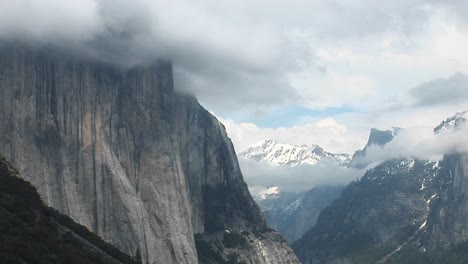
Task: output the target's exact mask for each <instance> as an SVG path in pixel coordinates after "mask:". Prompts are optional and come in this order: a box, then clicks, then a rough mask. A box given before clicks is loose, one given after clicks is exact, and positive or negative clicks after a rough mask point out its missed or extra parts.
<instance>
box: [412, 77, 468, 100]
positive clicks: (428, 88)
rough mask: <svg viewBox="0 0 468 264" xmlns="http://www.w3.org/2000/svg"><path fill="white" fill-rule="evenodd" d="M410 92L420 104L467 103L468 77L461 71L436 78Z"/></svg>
mask: <svg viewBox="0 0 468 264" xmlns="http://www.w3.org/2000/svg"><path fill="white" fill-rule="evenodd" d="M409 93H410V95H411V97H412V98H413V99H414V104H415V105H418V106H434V105H443V104H459V103H467V102H468V77H467V76H466V75H464V74H461V73H459V74H455V75H453V76H450V77H449V78H442V79H436V80H433V81H429V82H426V83H423V84H421V85H419V86H417V87H415V88H413V89H411V90H410V92H409Z"/></svg>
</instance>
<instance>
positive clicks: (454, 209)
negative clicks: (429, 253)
mask: <svg viewBox="0 0 468 264" xmlns="http://www.w3.org/2000/svg"><path fill="white" fill-rule="evenodd" d="M436 187H437V188H438V189H439V191H438V193H437V197H435V199H434V202H433V203H432V207H431V213H430V214H429V217H428V230H427V233H426V234H425V235H424V237H423V244H425V245H426V247H427V248H429V249H436V248H446V247H448V246H453V245H456V244H459V243H461V242H465V241H467V240H468V221H467V219H468V154H466V153H465V154H450V155H445V156H444V160H443V171H442V172H441V173H440V177H439V178H438V181H437V182H436Z"/></svg>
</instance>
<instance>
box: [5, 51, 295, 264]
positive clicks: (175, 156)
mask: <svg viewBox="0 0 468 264" xmlns="http://www.w3.org/2000/svg"><path fill="white" fill-rule="evenodd" d="M0 119H1V122H0V132H1V133H2V136H1V137H0V153H1V154H2V155H4V156H6V157H7V158H8V159H9V160H10V161H11V162H12V163H13V164H14V165H15V166H16V167H17V168H18V169H19V171H20V173H21V174H22V175H23V177H24V178H25V179H27V180H29V181H31V182H32V183H33V185H34V186H36V187H37V188H38V191H39V193H40V195H41V198H42V199H43V200H44V201H45V202H46V203H47V204H48V205H50V206H52V207H54V208H57V209H58V210H59V211H60V212H62V213H64V214H67V215H69V216H71V217H72V218H73V219H74V220H75V221H77V222H79V223H81V224H83V225H85V226H87V227H88V228H89V229H91V230H92V231H93V232H95V233H97V234H99V235H100V236H101V237H103V238H104V239H105V240H106V241H109V242H111V243H112V244H114V245H115V246H117V247H118V248H120V249H122V250H123V251H125V252H127V253H130V254H133V253H134V252H135V251H136V250H137V249H140V251H141V253H142V256H143V259H144V260H146V261H148V262H149V263H197V262H198V260H197V252H196V248H195V239H194V234H195V233H198V234H201V235H202V236H203V237H204V238H205V239H206V240H209V241H210V243H211V244H215V243H216V242H218V241H222V239H219V234H220V233H222V232H224V230H226V229H229V230H233V231H236V232H242V231H246V232H249V233H255V232H264V230H265V221H264V219H263V217H262V215H261V213H260V212H259V209H258V207H257V206H256V204H255V203H254V201H253V199H252V198H251V196H250V194H249V192H248V190H247V186H246V184H245V182H244V181H243V179H242V175H241V172H240V170H239V167H238V164H237V159H236V156H235V152H234V150H233V147H232V144H231V142H230V140H229V139H228V137H227V135H226V132H225V130H224V127H223V126H222V125H221V124H220V123H219V122H218V121H217V120H216V119H215V118H214V117H213V116H212V115H210V114H209V113H208V112H207V111H206V110H205V109H203V108H202V107H201V106H200V105H199V104H198V102H197V101H196V100H195V99H194V98H192V97H189V96H183V95H178V94H177V93H174V91H173V80H172V68H171V64H170V63H167V62H160V63H157V64H154V65H151V66H144V67H143V66H142V67H136V68H133V69H119V68H117V67H114V66H110V65H103V64H99V63H91V62H81V61H79V60H77V59H72V58H69V57H66V56H59V55H53V54H49V53H48V52H45V51H33V50H30V49H22V48H10V49H6V50H5V49H4V50H2V51H1V52H0ZM265 232H266V231H265ZM280 238H281V237H280V236H278V237H275V235H271V236H269V237H268V238H267V242H268V243H258V242H259V241H260V239H257V238H255V237H254V238H252V239H250V240H248V241H249V245H250V246H251V247H252V248H253V250H252V252H261V251H262V250H263V251H265V252H269V254H270V256H269V257H270V258H271V259H273V260H275V261H272V262H268V261H267V262H265V261H264V260H262V259H261V257H262V256H261V255H262V254H260V253H259V254H257V255H255V254H250V255H249V256H242V249H237V248H235V247H234V248H231V249H230V252H229V253H230V254H231V257H232V255H236V254H238V255H239V257H238V259H242V260H246V261H250V262H251V263H297V259H296V258H295V256H294V253H292V251H291V250H290V249H289V247H288V245H287V243H284V242H281V239H280ZM250 241H251V242H250ZM211 244H210V245H211ZM274 248H277V249H274ZM288 252H289V253H288ZM218 253H219V255H220V257H221V258H223V259H224V260H227V259H228V258H227V256H226V253H225V252H224V251H221V252H218ZM275 254H278V255H277V256H275ZM262 261H263V262H262Z"/></svg>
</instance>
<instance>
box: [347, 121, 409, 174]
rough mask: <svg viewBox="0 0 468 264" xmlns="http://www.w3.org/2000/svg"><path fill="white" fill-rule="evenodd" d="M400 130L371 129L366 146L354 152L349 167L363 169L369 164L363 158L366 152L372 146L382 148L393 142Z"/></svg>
mask: <svg viewBox="0 0 468 264" xmlns="http://www.w3.org/2000/svg"><path fill="white" fill-rule="evenodd" d="M401 130H402V129H401V128H398V127H394V128H392V129H391V130H378V129H376V128H372V129H371V131H370V134H369V139H368V141H367V144H366V145H365V146H364V148H363V149H362V150H357V151H356V152H354V154H353V157H352V159H351V161H350V162H349V166H350V167H354V168H359V169H364V168H366V167H367V166H368V165H369V162H368V161H366V160H364V159H363V158H364V157H365V156H366V154H367V150H368V149H369V148H370V147H372V146H379V147H383V146H385V145H386V144H387V143H389V142H390V141H392V140H393V138H394V137H395V136H396V135H398V133H399V132H400V131H401Z"/></svg>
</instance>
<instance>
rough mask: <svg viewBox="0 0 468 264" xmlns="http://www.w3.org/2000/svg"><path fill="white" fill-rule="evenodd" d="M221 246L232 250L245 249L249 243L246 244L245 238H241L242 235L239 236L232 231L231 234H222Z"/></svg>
mask: <svg viewBox="0 0 468 264" xmlns="http://www.w3.org/2000/svg"><path fill="white" fill-rule="evenodd" d="M223 244H224V245H225V246H226V247H227V248H234V247H237V248H245V247H247V246H248V245H249V243H248V242H247V240H246V239H245V237H244V236H242V234H240V233H238V232H234V231H233V232H224V240H223Z"/></svg>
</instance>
